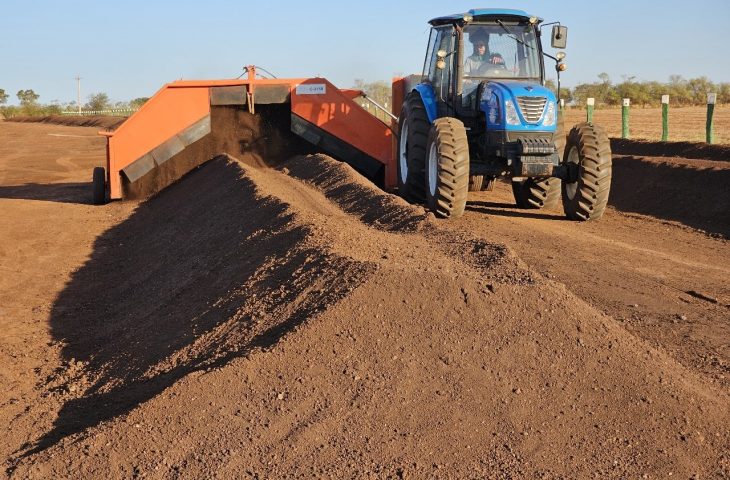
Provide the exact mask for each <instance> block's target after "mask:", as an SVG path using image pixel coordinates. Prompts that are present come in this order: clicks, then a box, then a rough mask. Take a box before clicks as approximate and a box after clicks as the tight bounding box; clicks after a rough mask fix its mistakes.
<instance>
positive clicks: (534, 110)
mask: <svg viewBox="0 0 730 480" xmlns="http://www.w3.org/2000/svg"><path fill="white" fill-rule="evenodd" d="M546 103H547V98H545V97H517V105H519V106H520V111H521V112H522V116H523V117H525V120H527V122H528V123H537V122H539V121H540V117H542V112H544V111H545V104H546Z"/></svg>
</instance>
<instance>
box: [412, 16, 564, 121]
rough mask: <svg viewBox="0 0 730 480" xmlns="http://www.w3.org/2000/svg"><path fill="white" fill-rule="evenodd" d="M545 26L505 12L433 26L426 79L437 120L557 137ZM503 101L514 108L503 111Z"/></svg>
mask: <svg viewBox="0 0 730 480" xmlns="http://www.w3.org/2000/svg"><path fill="white" fill-rule="evenodd" d="M541 21H542V20H541V19H539V18H537V17H533V16H530V15H528V14H527V13H525V12H523V11H520V10H505V9H479V10H470V11H469V12H468V13H467V14H465V15H451V16H445V17H439V18H435V19H433V20H431V21H430V24H431V25H432V29H431V35H430V38H429V43H428V49H427V54H426V61H425V64H424V72H423V78H424V84H426V85H428V86H430V90H432V91H433V98H432V100H433V106H434V107H435V109H434V111H435V113H436V115H437V116H446V115H448V116H455V117H457V118H460V119H462V121H464V123H465V124H466V125H467V127H469V128H471V127H474V128H476V127H479V126H482V127H484V129H485V130H492V131H495V130H501V131H502V130H515V128H514V127H518V128H519V129H522V130H525V129H526V130H537V129H540V130H541V131H547V132H550V133H552V132H554V131H555V125H556V122H555V115H556V113H557V112H556V103H557V100H556V98H555V95H554V94H553V92H551V91H550V90H549V89H547V88H545V87H544V83H545V74H544V63H543V52H542V45H541V43H540V29H539V26H540V23H541ZM423 90H424V91H425V90H427V88H424V89H423ZM486 93H490V95H485V94H486ZM500 100H501V102H500ZM426 101H427V100H426ZM504 101H509V102H511V105H512V107H510V106H509V104H508V105H507V106H506V108H502V109H500V108H499V107H500V105H497V103H498V102H500V103H502V102H504ZM519 102H522V104H523V105H519ZM520 106H524V108H519V107H520ZM514 107H518V108H514ZM545 107H549V111H548V110H547V109H546V108H545ZM507 109H509V111H507ZM502 110H504V111H502ZM505 114H509V120H510V121H509V122H505V120H507V118H506V116H505ZM543 114H549V115H543ZM543 117H545V118H543ZM540 120H552V121H549V122H547V123H545V122H540Z"/></svg>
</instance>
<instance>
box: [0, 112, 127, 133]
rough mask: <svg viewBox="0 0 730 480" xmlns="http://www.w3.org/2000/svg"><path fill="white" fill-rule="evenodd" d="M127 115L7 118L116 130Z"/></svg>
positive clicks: (18, 120)
mask: <svg viewBox="0 0 730 480" xmlns="http://www.w3.org/2000/svg"><path fill="white" fill-rule="evenodd" d="M126 119H127V117H107V116H103V115H98V116H96V115H95V116H72V115H46V116H42V117H26V116H17V117H12V118H9V119H6V120H7V121H9V122H21V123H53V124H56V125H69V126H72V127H100V128H103V129H106V130H116V129H117V127H119V125H121V124H122V123H124V121H125V120H126Z"/></svg>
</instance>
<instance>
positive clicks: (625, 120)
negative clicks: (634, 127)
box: [621, 98, 631, 138]
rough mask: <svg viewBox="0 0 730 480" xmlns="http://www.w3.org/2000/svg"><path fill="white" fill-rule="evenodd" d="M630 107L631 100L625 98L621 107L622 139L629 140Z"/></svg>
mask: <svg viewBox="0 0 730 480" xmlns="http://www.w3.org/2000/svg"><path fill="white" fill-rule="evenodd" d="M629 105H631V100H630V99H628V98H624V103H623V107H621V138H629Z"/></svg>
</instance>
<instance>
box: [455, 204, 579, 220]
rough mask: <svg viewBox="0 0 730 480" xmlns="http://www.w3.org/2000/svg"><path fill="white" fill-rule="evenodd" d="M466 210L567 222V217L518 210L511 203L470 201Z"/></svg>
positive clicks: (543, 211)
mask: <svg viewBox="0 0 730 480" xmlns="http://www.w3.org/2000/svg"><path fill="white" fill-rule="evenodd" d="M466 209H467V210H468V211H470V212H477V213H486V214H488V215H497V216H501V217H515V218H535V219H538V220H553V221H554V220H567V218H566V217H565V215H560V214H557V213H555V212H553V211H545V210H517V206H516V205H514V204H511V203H500V202H483V201H476V202H475V201H470V202H466Z"/></svg>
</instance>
